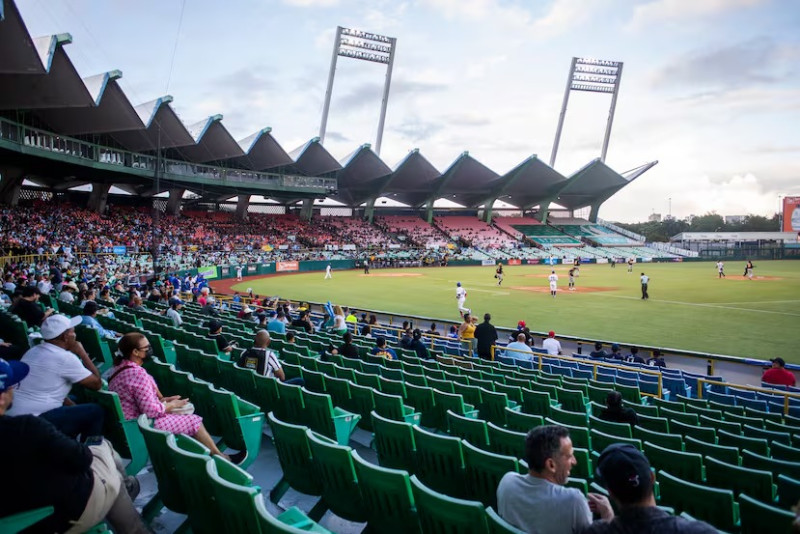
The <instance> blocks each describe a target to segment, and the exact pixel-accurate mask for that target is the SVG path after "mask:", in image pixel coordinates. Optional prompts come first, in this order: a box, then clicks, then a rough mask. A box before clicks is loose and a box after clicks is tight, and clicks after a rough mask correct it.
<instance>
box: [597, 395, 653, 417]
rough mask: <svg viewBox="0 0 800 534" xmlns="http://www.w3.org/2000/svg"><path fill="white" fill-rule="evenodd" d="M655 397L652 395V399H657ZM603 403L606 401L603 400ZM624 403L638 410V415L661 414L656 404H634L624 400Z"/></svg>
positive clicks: (650, 415)
mask: <svg viewBox="0 0 800 534" xmlns="http://www.w3.org/2000/svg"><path fill="white" fill-rule="evenodd" d="M655 398H656V397H651V399H655ZM658 400H661V399H658ZM603 403H604V404H605V401H603ZM622 405H623V406H625V407H626V408H630V409H631V410H633V411H634V412H636V415H646V416H647V417H658V416H659V414H658V406H655V405H650V404H633V403H630V402H624V401H623V403H622Z"/></svg>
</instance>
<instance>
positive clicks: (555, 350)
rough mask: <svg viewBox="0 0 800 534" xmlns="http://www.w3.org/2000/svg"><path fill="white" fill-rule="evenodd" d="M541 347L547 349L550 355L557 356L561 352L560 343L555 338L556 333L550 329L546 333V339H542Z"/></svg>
mask: <svg viewBox="0 0 800 534" xmlns="http://www.w3.org/2000/svg"><path fill="white" fill-rule="evenodd" d="M542 348H543V349H544V350H546V351H547V354H549V355H550V356H557V355H559V354H561V343H559V341H558V340H557V339H556V333H555V332H553V331H552V330H550V332H548V333H547V339H545V340H544V341H542Z"/></svg>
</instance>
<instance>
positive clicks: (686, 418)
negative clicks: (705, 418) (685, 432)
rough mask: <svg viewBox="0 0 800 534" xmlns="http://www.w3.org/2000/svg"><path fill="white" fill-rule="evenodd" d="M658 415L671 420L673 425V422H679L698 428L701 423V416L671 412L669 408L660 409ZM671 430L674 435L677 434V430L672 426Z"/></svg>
mask: <svg viewBox="0 0 800 534" xmlns="http://www.w3.org/2000/svg"><path fill="white" fill-rule="evenodd" d="M658 413H659V415H660V416H661V417H666V418H667V419H669V422H670V423H672V422H673V421H677V422H679V423H683V424H685V425H694V426H697V425H698V424H699V423H700V416H699V415H697V414H696V413H686V412H679V411H677V410H671V409H669V408H662V407H659V408H658ZM670 430H671V431H672V433H673V434H676V433H677V432H675V429H674V428H672V427H671V426H670Z"/></svg>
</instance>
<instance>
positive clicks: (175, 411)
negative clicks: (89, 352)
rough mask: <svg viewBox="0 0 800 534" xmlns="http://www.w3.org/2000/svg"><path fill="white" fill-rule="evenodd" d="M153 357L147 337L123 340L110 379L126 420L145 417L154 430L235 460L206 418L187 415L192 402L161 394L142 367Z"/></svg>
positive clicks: (133, 335)
mask: <svg viewBox="0 0 800 534" xmlns="http://www.w3.org/2000/svg"><path fill="white" fill-rule="evenodd" d="M152 357H153V348H152V347H151V346H150V342H149V341H148V340H147V337H145V335H144V334H140V333H139V332H130V333H128V334H125V335H124V336H122V338H121V339H120V340H119V349H118V350H117V354H116V355H115V357H114V367H113V368H112V370H111V375H110V378H109V379H108V390H109V391H114V392H116V393H117V395H119V402H120V404H121V405H122V413H123V414H125V419H137V418H138V417H139V416H140V415H142V414H145V415H146V416H147V417H149V418H150V419H152V420H153V427H155V428H157V429H159V430H164V431H165V432H172V433H173V434H185V435H187V436H192V437H193V438H195V439H196V440H197V441H199V442H200V443H202V444H203V445H205V446H206V447H208V449H209V450H210V451H211V454H218V455H220V456H223V457H224V458H228V459H231V458H230V457H229V456H228V455H227V454H223V453H222V452H220V450H219V449H218V448H217V445H216V443H215V442H214V440H213V439H212V438H211V436H210V435H209V433H208V431H207V430H206V428H205V426H203V418H202V417H200V416H199V415H195V414H194V413H185V412H186V411H187V407H190V404H189V399H182V398H181V397H180V395H174V396H171V397H165V396H164V395H162V394H161V391H159V389H158V386H157V385H156V381H155V380H154V379H153V377H152V376H150V374H149V373H148V372H147V371H145V369H144V367H142V364H143V363H144V362H145V360H147V359H148V358H152ZM192 411H193V410H192ZM243 458H244V457H243V456H242V459H243ZM240 461H241V460H240Z"/></svg>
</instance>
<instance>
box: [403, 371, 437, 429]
mask: <svg viewBox="0 0 800 534" xmlns="http://www.w3.org/2000/svg"><path fill="white" fill-rule="evenodd" d="M406 392H407V393H408V396H407V397H406V402H407V403H408V404H409V405H411V406H413V407H414V410H415V411H417V412H419V413H421V414H422V419H421V423H420V424H422V425H424V426H427V427H432V426H435V424H436V404H435V403H434V400H433V389H432V388H429V387H427V386H424V385H422V386H419V385H415V384H412V383H409V382H406Z"/></svg>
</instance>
